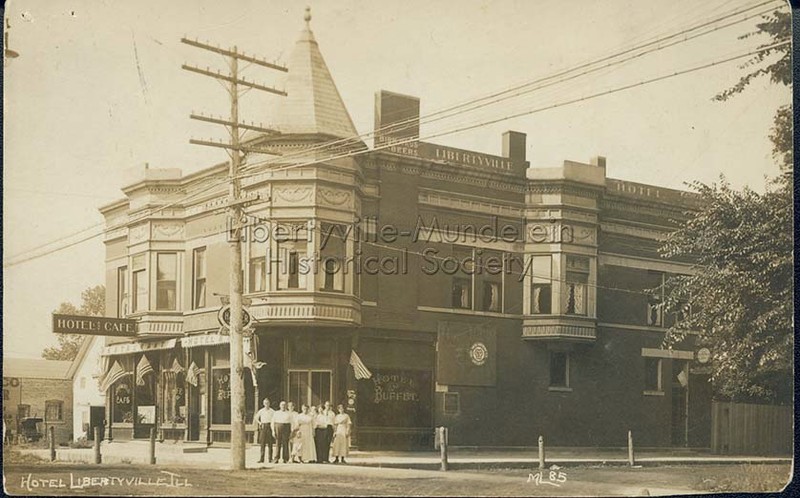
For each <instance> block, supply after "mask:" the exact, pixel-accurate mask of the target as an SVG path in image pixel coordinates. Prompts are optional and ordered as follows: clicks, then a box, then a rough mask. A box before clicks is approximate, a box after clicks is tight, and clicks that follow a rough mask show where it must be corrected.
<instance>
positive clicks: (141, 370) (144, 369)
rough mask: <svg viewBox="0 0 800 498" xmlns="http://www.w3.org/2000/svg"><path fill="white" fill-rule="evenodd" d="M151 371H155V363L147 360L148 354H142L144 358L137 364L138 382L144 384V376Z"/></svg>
mask: <svg viewBox="0 0 800 498" xmlns="http://www.w3.org/2000/svg"><path fill="white" fill-rule="evenodd" d="M151 373H153V365H151V364H150V362H149V361H148V360H147V356H146V355H142V359H141V360H139V364H138V365H136V384H137V385H140V386H143V385H144V376H145V375H147V374H151Z"/></svg>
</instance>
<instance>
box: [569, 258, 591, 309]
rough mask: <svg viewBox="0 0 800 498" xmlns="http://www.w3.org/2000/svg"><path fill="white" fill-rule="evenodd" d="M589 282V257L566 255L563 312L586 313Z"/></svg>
mask: <svg viewBox="0 0 800 498" xmlns="http://www.w3.org/2000/svg"><path fill="white" fill-rule="evenodd" d="M588 284H589V258H585V257H579V256H567V278H566V282H564V303H563V309H564V313H566V314H568V315H586V314H587V308H588V307H587V298H588Z"/></svg>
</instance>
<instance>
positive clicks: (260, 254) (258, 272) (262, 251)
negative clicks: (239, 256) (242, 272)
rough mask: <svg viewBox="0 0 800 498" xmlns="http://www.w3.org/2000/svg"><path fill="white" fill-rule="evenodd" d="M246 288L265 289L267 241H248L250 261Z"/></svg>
mask: <svg viewBox="0 0 800 498" xmlns="http://www.w3.org/2000/svg"><path fill="white" fill-rule="evenodd" d="M248 266H249V274H248V277H249V279H248V290H249V291H250V292H263V291H265V290H267V242H266V241H264V242H261V241H257V240H251V241H250V261H249V265H248Z"/></svg>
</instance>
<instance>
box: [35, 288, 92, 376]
mask: <svg viewBox="0 0 800 498" xmlns="http://www.w3.org/2000/svg"><path fill="white" fill-rule="evenodd" d="M105 311H106V288H105V286H103V285H98V286H95V287H89V288H88V289H86V290H84V291H83V292H81V306H80V308H78V307H76V306H75V305H74V304H72V303H67V302H64V303H61V304H60V305H59V306H58V308H57V309H56V310H55V311H53V313H58V314H63V315H88V316H103V315H104V314H105ZM82 342H83V336H82V335H75V334H58V346H56V347H47V348H45V349H44V351H42V358H44V359H46V360H67V361H72V360H74V359H75V357H76V356H77V355H78V350H79V349H80V347H81V343H82Z"/></svg>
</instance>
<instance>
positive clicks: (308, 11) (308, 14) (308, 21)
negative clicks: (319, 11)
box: [303, 7, 311, 29]
mask: <svg viewBox="0 0 800 498" xmlns="http://www.w3.org/2000/svg"><path fill="white" fill-rule="evenodd" d="M303 19H304V20H305V21H306V28H308V29H311V7H306V13H305V15H304V16H303Z"/></svg>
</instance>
